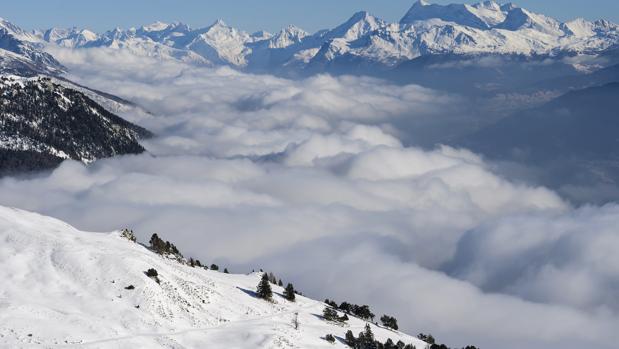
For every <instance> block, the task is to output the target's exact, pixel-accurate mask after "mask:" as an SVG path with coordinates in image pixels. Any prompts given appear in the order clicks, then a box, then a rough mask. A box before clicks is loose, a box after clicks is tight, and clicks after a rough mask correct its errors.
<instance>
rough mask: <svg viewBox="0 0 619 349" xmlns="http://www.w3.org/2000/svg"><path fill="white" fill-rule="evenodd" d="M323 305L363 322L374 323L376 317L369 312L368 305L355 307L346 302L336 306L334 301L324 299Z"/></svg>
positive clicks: (355, 305)
mask: <svg viewBox="0 0 619 349" xmlns="http://www.w3.org/2000/svg"><path fill="white" fill-rule="evenodd" d="M325 303H326V304H328V305H330V306H331V307H333V308H335V309H339V310H341V311H343V312H345V313H347V314H350V315H354V316H356V317H358V318H360V319H363V320H369V321H372V322H374V317H375V316H376V315H374V313H372V311H371V310H370V306H369V305H357V304H351V303H348V302H342V303H341V304H340V305H339V306H338V305H337V303H336V302H335V301H332V300H330V299H325ZM396 322H397V321H396Z"/></svg>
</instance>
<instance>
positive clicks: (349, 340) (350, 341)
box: [344, 330, 357, 348]
mask: <svg viewBox="0 0 619 349" xmlns="http://www.w3.org/2000/svg"><path fill="white" fill-rule="evenodd" d="M344 340H345V341H346V345H348V346H349V347H351V348H354V347H356V346H357V338H355V335H354V334H353V333H352V331H351V330H348V331H347V332H346V336H345V338H344Z"/></svg>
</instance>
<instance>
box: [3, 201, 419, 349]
mask: <svg viewBox="0 0 619 349" xmlns="http://www.w3.org/2000/svg"><path fill="white" fill-rule="evenodd" d="M0 241H2V248H0V265H2V268H0V279H2V280H3V282H2V283H0V347H7V348H8V347H10V348H23V347H30V346H34V345H38V346H42V347H56V346H61V345H63V346H67V345H68V346H75V345H79V346H80V347H82V346H84V347H92V348H170V347H174V348H197V347H201V348H269V349H271V348H304V349H307V348H345V347H347V346H346V345H345V344H344V343H343V338H344V335H345V332H346V331H348V330H352V332H353V333H355V335H356V334H358V333H359V332H361V331H362V330H363V328H364V326H365V324H366V322H365V321H362V320H360V319H357V318H355V317H351V318H350V320H349V321H347V323H345V324H339V323H337V324H336V323H334V322H329V321H325V320H324V319H323V318H322V317H321V315H322V311H323V309H324V308H325V304H324V303H322V302H318V301H314V300H311V299H308V298H306V297H302V296H297V299H296V302H289V301H287V300H285V299H284V298H283V297H282V293H283V289H282V288H281V287H278V286H275V285H274V286H272V288H273V291H274V299H273V302H267V301H264V300H261V299H258V298H256V297H255V295H254V293H253V291H254V290H255V287H256V285H257V284H258V281H259V278H260V274H259V273H252V274H248V275H244V274H224V273H220V272H216V271H211V270H204V269H202V268H192V267H190V266H188V265H185V264H181V263H179V262H177V261H175V260H173V259H168V258H165V257H162V256H160V255H158V254H155V253H153V252H151V251H150V250H148V249H147V248H145V247H143V246H142V245H140V244H137V243H134V242H131V241H129V240H128V239H126V238H124V237H122V236H121V234H120V233H119V232H113V233H108V234H101V233H89V232H82V231H78V230H76V229H75V228H73V227H71V226H69V225H68V224H66V223H63V222H61V221H58V220H56V219H53V218H48V217H44V216H40V215H38V214H34V213H29V212H25V211H21V210H17V209H12V208H7V207H1V206H0ZM150 268H154V269H155V270H157V272H158V278H159V280H160V283H157V282H155V280H154V279H151V278H149V277H147V276H146V275H145V271H147V270H148V269H150ZM129 286H132V287H129ZM295 314H298V322H299V327H298V329H295V328H294V326H293V325H292V320H293V318H294V317H296V316H297V315H295ZM371 329H372V331H373V333H374V335H375V337H376V339H377V340H380V341H381V342H384V341H385V340H386V339H387V338H391V339H392V340H393V341H394V342H397V341H398V340H401V341H403V342H405V343H410V344H413V345H415V346H416V348H417V349H424V348H425V347H426V343H424V342H422V341H420V340H418V339H417V338H414V337H411V336H408V335H406V334H403V333H401V332H398V331H393V330H390V329H386V328H383V327H379V326H376V325H371ZM327 334H333V335H334V336H335V337H336V341H335V343H334V344H330V343H328V342H327V341H326V340H325V339H324V336H325V335H327Z"/></svg>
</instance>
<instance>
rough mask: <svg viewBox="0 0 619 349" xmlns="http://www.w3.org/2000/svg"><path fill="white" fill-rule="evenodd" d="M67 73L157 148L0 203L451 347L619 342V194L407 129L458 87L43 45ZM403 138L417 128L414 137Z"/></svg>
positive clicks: (11, 184) (449, 105)
mask: <svg viewBox="0 0 619 349" xmlns="http://www.w3.org/2000/svg"><path fill="white" fill-rule="evenodd" d="M54 54H55V56H56V57H58V58H59V59H60V60H61V61H62V62H63V63H64V64H66V65H67V66H68V67H69V68H71V71H72V74H73V76H72V77H71V78H72V79H75V80H77V81H78V82H80V83H83V84H85V85H87V86H91V87H93V88H97V89H100V90H104V91H109V92H112V93H115V94H117V95H119V96H121V97H124V98H127V99H130V100H132V101H136V102H138V103H139V104H140V105H142V106H143V107H144V108H146V109H147V110H149V111H151V112H153V114H152V115H150V114H147V113H143V112H139V111H137V110H133V111H131V112H127V113H125V115H124V116H125V117H127V118H128V119H130V120H132V121H136V122H138V123H140V124H141V125H143V126H145V127H147V128H150V129H151V130H152V131H154V132H155V133H157V134H158V135H159V137H157V138H155V139H153V140H150V141H148V142H146V144H145V146H146V147H147V149H148V150H149V154H143V155H139V156H126V157H119V158H114V159H107V160H102V161H98V162H96V163H94V164H92V165H91V166H88V167H84V166H82V165H81V164H78V163H75V162H65V163H64V164H63V165H61V166H60V167H59V168H58V169H57V170H55V171H53V172H52V173H50V174H46V175H42V176H40V177H37V178H29V179H15V178H9V179H4V180H2V181H0V197H1V198H2V200H1V203H2V204H3V205H13V206H17V207H20V208H25V209H30V210H35V211H38V212H42V213H46V214H50V215H53V216H55V217H59V218H61V219H64V220H66V221H68V222H70V223H72V224H74V225H76V226H77V227H79V228H81V229H89V230H112V229H117V228H121V227H132V228H134V229H135V230H136V232H137V233H138V234H139V236H140V238H141V239H142V240H147V238H148V236H149V235H150V234H151V233H153V232H157V233H159V234H160V235H162V236H164V237H165V238H166V239H169V240H172V241H174V242H175V244H176V245H177V246H179V248H181V250H182V251H184V252H185V254H186V255H188V256H194V257H197V258H199V259H200V260H202V261H205V262H209V263H210V262H211V261H217V262H219V263H222V264H226V265H228V266H231V269H232V270H234V271H238V272H246V271H249V270H251V269H252V268H261V267H264V268H266V269H268V270H273V271H276V272H278V274H279V275H281V276H282V277H283V278H285V279H286V280H290V281H293V282H295V285H296V286H298V287H299V288H300V289H301V290H303V291H304V292H305V293H307V294H309V295H311V296H314V297H316V298H324V297H329V298H335V299H338V300H340V301H341V300H349V301H353V302H358V303H369V304H373V305H374V307H375V309H376V312H381V314H382V313H383V312H384V313H391V314H393V315H396V316H397V317H398V318H399V319H400V322H401V325H403V326H402V327H403V328H404V329H406V330H407V331H408V332H412V333H415V332H420V331H424V332H427V331H433V332H434V333H435V335H437V337H439V338H440V339H444V340H445V341H448V342H450V343H452V344H454V345H464V344H467V343H469V342H470V343H471V344H478V345H480V346H482V347H487V348H490V347H493V348H496V347H501V348H522V347H527V348H547V347H558V346H559V345H561V346H562V347H565V348H579V347H581V346H583V345H585V344H587V345H588V346H590V345H591V344H592V343H594V344H595V346H596V347H600V348H611V347H612V346H613V344H614V343H616V340H617V339H619V338H617V335H616V334H614V328H616V327H617V325H619V320H618V314H619V302H618V301H617V296H616V295H615V294H613V293H614V290H616V289H617V286H618V283H619V270H618V269H617V268H616V267H615V266H616V265H619V263H617V262H619V261H617V260H616V258H617V257H616V256H617V255H619V254H618V253H617V252H619V233H618V232H617V231H616V230H615V229H614V227H616V226H617V222H618V221H619V207H617V206H613V205H611V206H607V207H603V208H599V207H585V208H581V209H573V208H571V207H570V206H569V205H568V204H566V203H565V202H564V201H563V200H562V199H561V198H559V197H558V196H557V195H556V194H554V193H553V192H551V191H549V190H547V189H544V188H535V187H529V186H525V185H521V184H517V183H512V182H509V181H506V180H504V179H502V178H501V177H499V176H497V175H496V174H494V173H492V172H491V171H490V170H489V168H488V167H487V166H486V164H485V163H484V161H483V159H481V158H480V157H479V156H477V155H475V154H473V153H471V152H469V151H467V150H463V149H453V148H449V147H439V148H436V149H435V150H432V151H424V150H421V149H418V148H412V147H406V146H405V145H403V144H406V143H407V142H405V141H403V138H404V136H403V135H402V130H401V129H399V128H398V126H397V125H398V124H400V123H401V122H402V121H403V120H404V121H406V122H407V123H415V122H420V123H422V122H424V120H427V119H428V118H440V117H442V115H452V114H454V113H457V111H458V109H459V106H460V105H461V103H464V102H463V101H462V100H461V99H460V98H459V97H457V96H453V95H448V94H444V93H441V92H437V91H433V90H428V89H424V88H421V87H418V86H395V85H389V84H387V83H384V82H381V81H379V80H375V79H371V78H357V77H331V76H316V77H313V78H309V79H306V80H301V81H290V80H284V79H279V78H276V77H273V76H265V75H264V76H263V75H248V74H242V73H238V72H235V71H232V70H229V69H226V68H221V69H216V70H211V69H203V68H194V67H189V66H185V65H182V64H179V63H176V62H160V61H155V60H149V59H148V58H144V57H140V58H136V57H134V56H131V55H129V54H126V53H123V52H122V51H108V50H80V51H76V52H73V51H58V52H54ZM408 136H410V135H408Z"/></svg>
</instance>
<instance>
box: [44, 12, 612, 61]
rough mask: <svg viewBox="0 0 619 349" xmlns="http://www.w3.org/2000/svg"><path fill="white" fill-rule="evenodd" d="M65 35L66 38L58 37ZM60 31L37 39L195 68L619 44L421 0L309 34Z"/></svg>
mask: <svg viewBox="0 0 619 349" xmlns="http://www.w3.org/2000/svg"><path fill="white" fill-rule="evenodd" d="M48 32H49V31H48ZM63 32H66V33H67V34H66V35H65V36H62V35H61V36H58V35H57V34H60V33H63ZM54 33H55V35H42V36H41V35H39V38H40V40H42V41H45V42H48V43H51V44H56V45H60V46H65V47H73V48H81V47H112V48H123V49H128V50H131V51H132V52H134V53H141V54H144V55H148V56H156V57H161V58H168V59H181V60H183V61H187V62H192V63H197V64H217V65H221V64H225V65H230V66H234V67H238V68H242V69H260V70H268V69H279V68H282V67H294V68H305V67H307V66H308V65H312V64H314V63H317V62H320V63H321V64H322V63H325V62H338V61H343V62H348V60H350V58H351V57H355V60H357V61H365V62H372V63H380V64H382V65H383V66H386V67H394V66H396V65H398V64H399V63H402V62H404V61H407V60H411V59H414V58H417V57H420V56H424V55H442V54H460V55H463V54H467V55H470V54H499V55H548V56H561V55H565V54H568V55H573V54H579V53H586V54H595V53H600V52H603V51H605V50H607V49H609V48H612V47H615V46H616V45H617V44H618V43H619V27H618V26H617V25H615V24H612V23H609V22H606V21H595V22H588V21H585V20H575V21H571V22H567V23H561V22H559V21H557V20H555V19H553V18H550V17H547V16H544V15H542V14H537V13H533V12H531V11H528V10H526V9H523V8H520V7H518V6H516V5H514V4H511V3H508V4H503V5H501V4H499V3H497V2H495V1H484V2H480V3H477V4H472V5H468V4H451V5H438V4H431V3H429V2H428V1H426V0H419V1H417V2H416V3H415V4H414V5H413V6H412V7H411V8H410V10H409V11H408V12H407V13H406V14H405V15H404V17H403V18H402V19H401V20H400V22H399V23H387V22H384V21H382V20H380V19H378V18H376V17H374V16H372V15H370V14H368V13H367V12H363V11H362V12H358V13H356V14H354V15H353V16H352V17H351V18H350V19H349V20H347V21H346V22H345V23H343V24H341V25H339V26H337V27H336V28H334V29H331V30H321V31H319V32H317V33H315V34H311V35H310V34H308V33H306V32H305V31H303V30H302V29H300V28H297V27H294V26H289V27H287V28H285V29H283V30H282V31H281V32H279V33H278V34H276V35H275V36H271V35H270V34H268V33H264V32H263V33H257V34H255V35H251V34H248V33H246V32H244V31H241V30H238V29H235V28H232V27H230V26H227V25H225V24H224V23H223V22H222V21H217V22H216V23H215V24H213V25H211V26H209V27H206V28H200V29H191V28H190V27H189V26H186V25H183V24H179V23H177V24H166V23H161V22H156V23H153V24H151V25H148V26H144V27H141V28H139V29H135V28H131V29H129V30H114V31H111V32H107V33H105V34H103V35H100V36H98V37H97V39H95V36H93V35H92V34H94V33H91V32H88V31H86V32H83V31H79V30H68V31H63V30H55V31H54ZM153 52H156V53H153ZM181 52H184V53H185V54H184V55H183V54H181Z"/></svg>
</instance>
